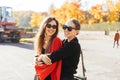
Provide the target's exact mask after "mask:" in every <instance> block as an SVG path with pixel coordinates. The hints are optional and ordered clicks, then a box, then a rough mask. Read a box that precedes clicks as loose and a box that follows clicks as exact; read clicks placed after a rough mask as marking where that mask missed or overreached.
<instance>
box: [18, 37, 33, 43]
mask: <svg viewBox="0 0 120 80" xmlns="http://www.w3.org/2000/svg"><path fill="white" fill-rule="evenodd" d="M20 42H27V43H33V42H34V39H33V38H21V39H20Z"/></svg>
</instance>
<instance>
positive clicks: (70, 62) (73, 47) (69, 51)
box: [49, 38, 81, 76]
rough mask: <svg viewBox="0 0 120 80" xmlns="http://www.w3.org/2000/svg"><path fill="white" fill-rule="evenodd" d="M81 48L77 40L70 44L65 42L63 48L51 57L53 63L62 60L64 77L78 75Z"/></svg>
mask: <svg viewBox="0 0 120 80" xmlns="http://www.w3.org/2000/svg"><path fill="white" fill-rule="evenodd" d="M80 51H81V47H80V44H79V42H78V39H77V38H74V39H73V40H71V41H70V42H68V41H67V40H65V41H63V46H62V48H61V49H59V50H58V51H56V52H53V53H52V54H51V55H50V56H49V57H50V59H51V61H52V63H53V62H55V61H58V60H61V59H62V72H61V75H62V76H68V75H71V76H72V75H73V74H74V73H76V69H77V65H78V63H79V57H80Z"/></svg>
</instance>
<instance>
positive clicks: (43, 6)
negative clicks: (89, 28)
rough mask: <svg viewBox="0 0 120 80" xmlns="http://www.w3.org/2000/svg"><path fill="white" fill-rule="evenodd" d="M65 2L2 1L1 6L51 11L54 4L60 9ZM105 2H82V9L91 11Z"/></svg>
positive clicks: (101, 0) (42, 0)
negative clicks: (91, 8)
mask: <svg viewBox="0 0 120 80" xmlns="http://www.w3.org/2000/svg"><path fill="white" fill-rule="evenodd" d="M64 2H65V0H0V6H9V7H12V8H13V10H14V11H29V10H30V11H37V12H45V11H47V12H48V11H49V7H50V5H51V4H53V5H54V6H55V7H56V8H59V7H60V6H61V5H62V4H63V3H64ZM104 2H105V0H97V1H94V0H81V5H82V9H84V10H86V9H90V6H92V5H96V4H102V3H104Z"/></svg>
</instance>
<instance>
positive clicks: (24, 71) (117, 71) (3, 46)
mask: <svg viewBox="0 0 120 80" xmlns="http://www.w3.org/2000/svg"><path fill="white" fill-rule="evenodd" d="M80 43H81V46H82V49H83V52H84V61H85V66H86V69H87V73H86V75H87V77H88V80H120V48H113V47H112V43H113V42H112V40H108V39H107V40H105V39H103V40H90V39H89V40H83V39H81V40H80ZM34 55H35V54H34V51H33V45H32V44H23V43H19V44H15V43H0V64H1V65H0V80H33V77H34V69H33V65H32V62H33V56H34ZM78 71H79V72H78V73H79V74H80V73H81V67H80V65H79V69H78Z"/></svg>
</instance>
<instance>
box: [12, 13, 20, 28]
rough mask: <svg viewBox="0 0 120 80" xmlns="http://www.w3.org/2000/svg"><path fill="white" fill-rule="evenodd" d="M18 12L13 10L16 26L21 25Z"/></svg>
mask: <svg viewBox="0 0 120 80" xmlns="http://www.w3.org/2000/svg"><path fill="white" fill-rule="evenodd" d="M17 14H18V12H13V17H14V18H15V20H16V26H18V25H19V18H18V15H17Z"/></svg>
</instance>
